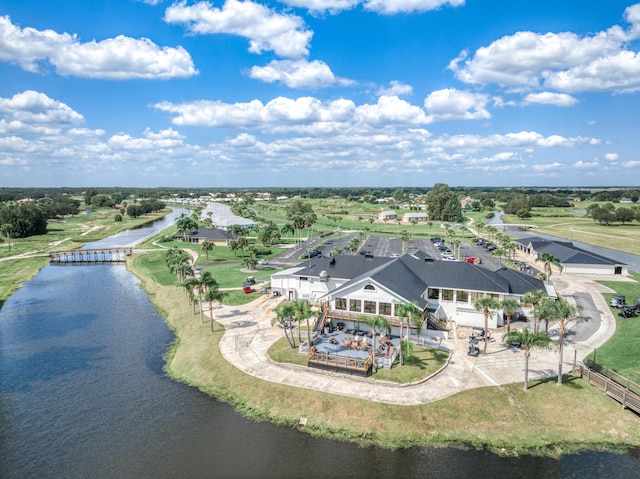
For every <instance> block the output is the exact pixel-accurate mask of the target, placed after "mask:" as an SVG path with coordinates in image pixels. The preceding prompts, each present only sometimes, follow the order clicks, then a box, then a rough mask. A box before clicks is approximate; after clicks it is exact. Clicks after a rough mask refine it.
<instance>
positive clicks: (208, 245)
mask: <svg viewBox="0 0 640 479" xmlns="http://www.w3.org/2000/svg"><path fill="white" fill-rule="evenodd" d="M212 249H213V243H212V242H211V241H209V240H204V241H203V242H202V251H204V252H205V254H206V255H207V261H209V251H211V250H212Z"/></svg>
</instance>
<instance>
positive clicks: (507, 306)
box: [500, 298, 520, 332]
mask: <svg viewBox="0 0 640 479" xmlns="http://www.w3.org/2000/svg"><path fill="white" fill-rule="evenodd" d="M500 307H501V308H502V310H503V311H504V314H505V315H506V316H507V332H509V331H511V316H513V314H514V313H516V312H517V311H518V309H519V308H520V303H519V302H518V301H516V300H515V299H512V298H505V299H503V300H502V301H500Z"/></svg>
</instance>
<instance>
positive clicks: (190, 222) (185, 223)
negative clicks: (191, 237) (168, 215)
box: [176, 216, 198, 242]
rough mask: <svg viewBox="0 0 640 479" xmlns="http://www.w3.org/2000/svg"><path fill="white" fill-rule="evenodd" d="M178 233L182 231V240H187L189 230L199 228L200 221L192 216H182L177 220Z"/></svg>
mask: <svg viewBox="0 0 640 479" xmlns="http://www.w3.org/2000/svg"><path fill="white" fill-rule="evenodd" d="M176 226H177V229H178V233H182V240H183V241H185V242H186V241H187V231H193V230H195V229H197V228H198V223H197V222H196V221H195V220H194V219H193V218H192V217H190V216H189V217H186V218H180V219H179V220H178V221H177V222H176Z"/></svg>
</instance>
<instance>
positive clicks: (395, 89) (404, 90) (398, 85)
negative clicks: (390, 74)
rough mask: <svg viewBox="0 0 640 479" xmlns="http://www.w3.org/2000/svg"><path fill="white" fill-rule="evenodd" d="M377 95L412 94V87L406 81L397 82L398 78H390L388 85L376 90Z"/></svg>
mask: <svg viewBox="0 0 640 479" xmlns="http://www.w3.org/2000/svg"><path fill="white" fill-rule="evenodd" d="M377 94H378V96H383V95H386V96H402V95H412V94H413V87H412V86H411V85H407V84H406V83H402V82H399V81H398V80H391V81H390V82H389V86H388V87H381V88H380V89H379V90H378V93H377Z"/></svg>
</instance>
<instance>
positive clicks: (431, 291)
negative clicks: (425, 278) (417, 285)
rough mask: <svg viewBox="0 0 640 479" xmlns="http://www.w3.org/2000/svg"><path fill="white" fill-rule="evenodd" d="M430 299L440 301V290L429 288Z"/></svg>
mask: <svg viewBox="0 0 640 479" xmlns="http://www.w3.org/2000/svg"><path fill="white" fill-rule="evenodd" d="M429 299H440V290H439V289H438V288H429Z"/></svg>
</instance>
